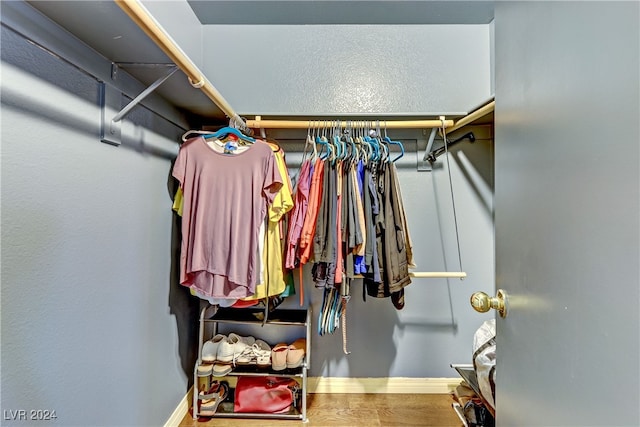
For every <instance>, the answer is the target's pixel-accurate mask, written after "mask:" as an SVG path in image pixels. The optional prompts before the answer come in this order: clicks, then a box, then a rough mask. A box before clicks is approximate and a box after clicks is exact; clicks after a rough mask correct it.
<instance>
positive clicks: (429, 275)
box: [409, 271, 467, 279]
mask: <svg viewBox="0 0 640 427" xmlns="http://www.w3.org/2000/svg"><path fill="white" fill-rule="evenodd" d="M409 276H411V277H415V278H417V279H438V278H454V279H464V278H466V277H467V273H465V272H464V271H411V272H409Z"/></svg>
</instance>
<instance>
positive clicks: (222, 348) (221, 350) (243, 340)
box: [216, 332, 256, 363]
mask: <svg viewBox="0 0 640 427" xmlns="http://www.w3.org/2000/svg"><path fill="white" fill-rule="evenodd" d="M255 342H256V339H255V338H254V337H241V336H240V335H238V334H234V333H233V332H232V333H230V334H229V337H228V338H227V339H226V341H222V342H221V343H220V345H219V346H218V353H217V356H216V359H217V360H218V362H226V363H232V362H235V360H236V358H237V357H238V356H240V355H241V354H242V352H244V351H245V349H246V348H247V347H251V346H252V345H253V343H255Z"/></svg>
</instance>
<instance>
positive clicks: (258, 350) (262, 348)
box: [252, 340, 271, 368]
mask: <svg viewBox="0 0 640 427" xmlns="http://www.w3.org/2000/svg"><path fill="white" fill-rule="evenodd" d="M252 349H253V353H254V354H255V357H256V365H258V367H260V368H267V367H269V366H271V347H269V344H267V343H266V342H264V341H262V340H256V342H255V343H254V344H253V346H252Z"/></svg>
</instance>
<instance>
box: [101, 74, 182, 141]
mask: <svg viewBox="0 0 640 427" xmlns="http://www.w3.org/2000/svg"><path fill="white" fill-rule="evenodd" d="M113 67H115V64H114V65H113ZM176 71H178V67H177V66H175V65H174V66H173V67H170V70H169V72H168V73H167V74H166V75H164V76H162V77H160V78H159V79H158V80H156V81H155V82H153V83H152V84H151V85H150V86H149V87H148V88H146V89H145V90H143V91H142V92H141V93H140V95H138V96H136V97H135V98H134V99H133V100H131V102H130V103H128V104H127V105H126V106H125V107H124V108H123V109H122V110H120V111H119V112H118V113H115V114H114V113H113V112H114V111H115V110H117V109H118V108H120V100H121V97H122V93H121V92H120V91H119V90H117V89H116V88H115V87H113V86H110V85H107V84H106V83H104V82H100V141H102V142H104V143H107V144H111V145H120V144H121V143H122V127H121V123H120V122H121V120H122V119H123V118H124V116H126V115H127V114H129V112H130V111H131V109H133V107H135V106H136V105H138V104H139V103H140V102H141V101H142V100H143V99H144V98H146V97H147V96H148V95H149V94H150V93H151V92H153V91H154V90H156V89H157V88H158V86H160V85H161V84H162V83H164V82H165V81H166V80H167V79H168V78H169V77H171V76H172V75H173V73H175V72H176ZM112 77H114V78H115V72H112ZM110 117H112V118H110Z"/></svg>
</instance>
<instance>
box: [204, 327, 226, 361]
mask: <svg viewBox="0 0 640 427" xmlns="http://www.w3.org/2000/svg"><path fill="white" fill-rule="evenodd" d="M226 340H227V337H226V336H224V335H222V334H217V335H216V336H215V337H213V338H211V339H210V340H209V341H207V342H205V343H204V344H203V345H202V361H203V362H207V363H213V362H215V361H216V357H217V355H218V347H220V343H221V342H224V341H226Z"/></svg>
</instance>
